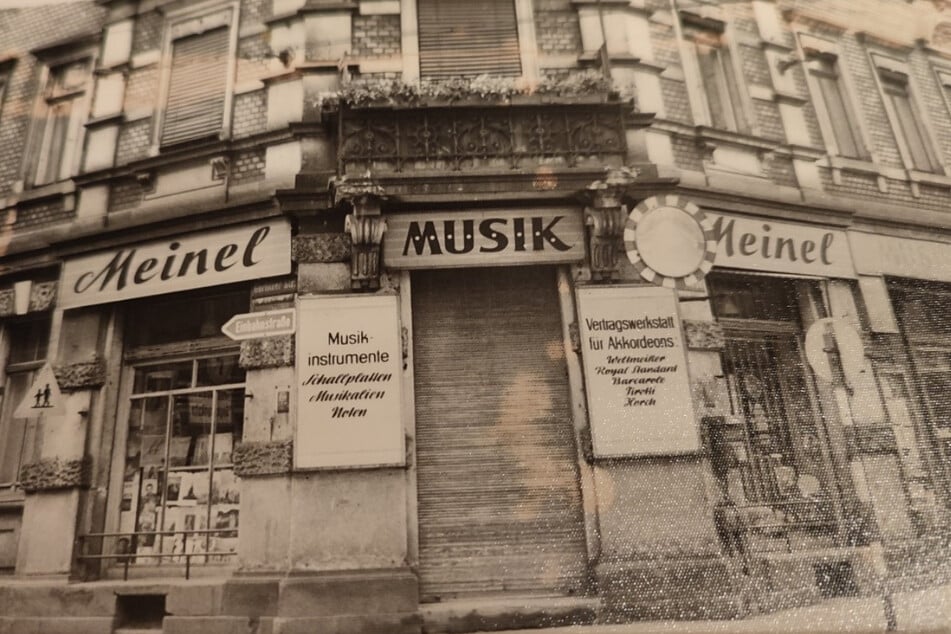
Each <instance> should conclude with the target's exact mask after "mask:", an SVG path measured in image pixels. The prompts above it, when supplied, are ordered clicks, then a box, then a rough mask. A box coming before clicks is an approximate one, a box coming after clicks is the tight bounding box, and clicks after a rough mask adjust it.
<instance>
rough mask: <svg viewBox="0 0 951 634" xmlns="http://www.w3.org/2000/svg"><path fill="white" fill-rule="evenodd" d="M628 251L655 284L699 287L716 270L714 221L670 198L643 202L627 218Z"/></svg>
mask: <svg viewBox="0 0 951 634" xmlns="http://www.w3.org/2000/svg"><path fill="white" fill-rule="evenodd" d="M624 248H625V250H626V251H627V257H628V259H629V260H630V261H631V264H633V265H634V268H635V270H637V273H638V274H639V275H640V276H641V277H642V278H644V279H645V280H647V281H648V282H651V283H653V284H656V285H658V286H663V287H665V288H676V289H679V290H682V289H686V288H690V287H695V286H696V285H697V284H699V283H700V280H702V279H703V278H704V276H705V275H706V274H707V273H709V272H710V269H711V268H713V261H714V259H715V258H716V253H717V241H716V236H715V234H714V230H713V221H712V220H710V218H708V217H707V215H706V214H704V213H703V211H702V210H701V209H700V208H699V207H697V206H696V205H695V204H693V203H692V202H690V201H688V200H684V199H682V198H681V197H680V196H676V195H672V194H668V195H665V196H651V197H650V198H647V199H646V200H642V201H641V202H640V203H638V205H637V206H636V207H634V209H633V210H631V213H630V214H629V215H628V217H627V223H626V224H625V226H624Z"/></svg>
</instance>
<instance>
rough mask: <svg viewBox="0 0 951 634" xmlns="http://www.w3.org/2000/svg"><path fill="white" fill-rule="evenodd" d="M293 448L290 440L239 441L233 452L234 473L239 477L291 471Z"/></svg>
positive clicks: (280, 473)
mask: <svg viewBox="0 0 951 634" xmlns="http://www.w3.org/2000/svg"><path fill="white" fill-rule="evenodd" d="M292 449H293V443H292V441H290V440H270V441H255V442H241V443H238V444H237V445H236V446H235V448H234V452H233V453H232V461H233V462H234V473H235V475H236V476H238V477H239V478H253V477H256V476H257V477H260V476H269V475H283V474H286V473H290V472H291V469H292V465H293V451H292Z"/></svg>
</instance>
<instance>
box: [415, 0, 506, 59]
mask: <svg viewBox="0 0 951 634" xmlns="http://www.w3.org/2000/svg"><path fill="white" fill-rule="evenodd" d="M417 10H418V13H419V70H420V75H421V76H422V77H424V78H440V77H451V76H463V75H482V74H491V75H509V76H517V75H521V73H522V65H521V58H520V56H519V47H518V26H517V20H516V18H515V4H514V3H513V0H418V8H417Z"/></svg>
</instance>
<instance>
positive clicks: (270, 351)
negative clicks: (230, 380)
mask: <svg viewBox="0 0 951 634" xmlns="http://www.w3.org/2000/svg"><path fill="white" fill-rule="evenodd" d="M238 364H239V365H240V366H241V367H242V368H244V369H245V370H260V369H263V368H284V367H288V366H293V365H294V335H281V336H279V337H262V338H260V339H248V340H246V341H242V342H241V354H240V356H239V358H238Z"/></svg>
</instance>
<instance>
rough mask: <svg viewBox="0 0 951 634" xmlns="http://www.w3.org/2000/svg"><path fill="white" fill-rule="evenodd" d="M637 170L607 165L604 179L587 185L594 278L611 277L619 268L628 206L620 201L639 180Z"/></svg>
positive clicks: (589, 239) (586, 214) (586, 221)
mask: <svg viewBox="0 0 951 634" xmlns="http://www.w3.org/2000/svg"><path fill="white" fill-rule="evenodd" d="M637 176H638V172H637V170H636V169H633V168H630V167H619V168H608V169H607V170H606V172H605V176H604V178H603V179H600V180H596V181H594V182H592V183H591V184H590V185H588V187H587V193H588V198H589V200H590V201H591V206H589V207H587V208H586V209H585V215H584V220H585V225H587V226H589V227H591V231H590V232H589V234H588V247H589V253H590V260H591V261H590V266H591V274H592V277H593V279H611V278H612V277H613V276H614V275H615V274H616V273H617V268H618V256H619V252H620V251H621V245H622V237H623V235H624V227H625V223H626V222H627V208H626V207H624V206H623V205H622V204H621V201H622V199H623V198H624V196H625V194H626V192H627V188H628V187H629V186H630V185H633V184H634V183H635V182H637Z"/></svg>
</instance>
